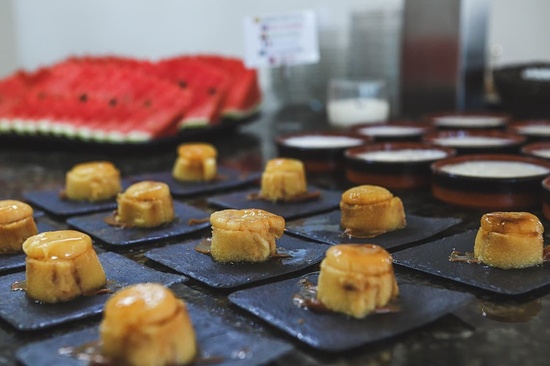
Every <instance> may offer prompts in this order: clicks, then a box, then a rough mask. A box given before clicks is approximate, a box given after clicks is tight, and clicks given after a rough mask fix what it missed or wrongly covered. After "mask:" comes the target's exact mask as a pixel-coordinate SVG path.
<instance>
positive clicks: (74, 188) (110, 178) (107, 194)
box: [65, 161, 122, 202]
mask: <svg viewBox="0 0 550 366" xmlns="http://www.w3.org/2000/svg"><path fill="white" fill-rule="evenodd" d="M121 190H122V188H121V184H120V172H119V170H118V169H117V168H116V167H115V166H114V165H113V164H112V163H110V162H108V161H92V162H88V163H80V164H77V165H75V166H74V167H72V168H71V170H69V171H68V172H67V174H66V175H65V195H66V197H67V199H69V200H73V201H90V202H96V201H103V200H108V199H111V198H114V197H115V196H116V195H117V194H118V193H119V192H120V191H121Z"/></svg>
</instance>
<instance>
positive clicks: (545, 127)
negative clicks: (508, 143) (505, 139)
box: [508, 119, 550, 142]
mask: <svg viewBox="0 0 550 366" xmlns="http://www.w3.org/2000/svg"><path fill="white" fill-rule="evenodd" d="M508 131H510V132H512V133H515V134H518V135H522V136H525V137H526V138H527V141H528V142H538V141H550V119H530V120H522V121H514V122H511V123H510V124H509V125H508Z"/></svg>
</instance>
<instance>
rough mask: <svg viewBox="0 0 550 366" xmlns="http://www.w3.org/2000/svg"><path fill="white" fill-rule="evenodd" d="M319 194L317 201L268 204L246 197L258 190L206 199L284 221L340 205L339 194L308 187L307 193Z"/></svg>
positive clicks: (215, 204)
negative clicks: (264, 213) (260, 210)
mask: <svg viewBox="0 0 550 366" xmlns="http://www.w3.org/2000/svg"><path fill="white" fill-rule="evenodd" d="M316 191H319V192H321V196H320V198H319V199H313V200H309V201H302V202H275V203H274V202H269V201H265V200H261V199H255V200H251V199H248V198H247V197H248V196H249V195H250V194H255V193H258V192H259V189H258V188H255V189H251V190H247V191H243V192H234V193H229V194H225V195H220V196H215V197H211V198H209V199H208V203H209V204H211V205H213V206H218V207H221V208H226V209H227V208H234V209H240V210H242V209H245V208H259V209H262V210H265V211H268V212H271V213H274V214H276V215H279V216H282V217H284V218H285V219H286V220H291V219H295V218H297V217H302V216H307V215H314V214H317V213H320V212H324V211H329V210H333V209H335V208H337V207H338V206H339V205H340V199H341V197H342V193H341V192H335V191H328V190H324V189H321V188H317V187H311V186H309V187H308V192H316Z"/></svg>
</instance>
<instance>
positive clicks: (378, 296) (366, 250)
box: [317, 244, 399, 318]
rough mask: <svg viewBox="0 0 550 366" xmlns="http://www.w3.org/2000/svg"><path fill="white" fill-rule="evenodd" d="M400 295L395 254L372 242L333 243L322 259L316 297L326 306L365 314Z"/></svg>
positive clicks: (356, 316)
mask: <svg viewBox="0 0 550 366" xmlns="http://www.w3.org/2000/svg"><path fill="white" fill-rule="evenodd" d="M398 295H399V288H398V287H397V282H396V280H395V274H394V272H393V266H392V257H391V255H390V254H389V253H388V252H387V251H386V250H385V249H384V248H382V247H379V246H377V245H372V244H339V245H334V246H332V247H330V248H329V249H328V250H327V252H326V256H325V259H323V261H322V262H321V271H320V274H319V281H318V284H317V299H318V300H319V301H321V302H322V303H323V304H324V305H325V306H326V307H327V308H329V309H331V310H333V311H336V312H340V313H344V314H347V315H350V316H353V317H354V318H364V317H365V316H367V315H368V314H369V313H371V312H372V311H374V310H375V309H377V308H381V307H384V306H386V305H387V304H388V302H389V301H390V300H392V299H394V298H396V297H397V296H398Z"/></svg>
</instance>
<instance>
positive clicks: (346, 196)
mask: <svg viewBox="0 0 550 366" xmlns="http://www.w3.org/2000/svg"><path fill="white" fill-rule="evenodd" d="M340 210H341V213H342V217H341V220H340V226H341V227H342V228H343V229H345V231H346V233H347V234H348V235H350V236H354V237H364V238H368V237H374V236H376V235H379V234H383V233H385V232H388V231H393V230H397V229H401V228H404V227H405V226H406V225H407V222H406V218H405V210H404V207H403V202H402V201H401V199H400V198H399V197H395V196H394V195H393V194H392V193H391V192H390V191H388V190H387V189H386V188H383V187H380V186H373V185H361V186H357V187H353V188H350V189H348V190H347V191H345V192H344V193H342V199H341V200H340Z"/></svg>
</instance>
